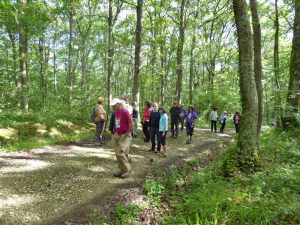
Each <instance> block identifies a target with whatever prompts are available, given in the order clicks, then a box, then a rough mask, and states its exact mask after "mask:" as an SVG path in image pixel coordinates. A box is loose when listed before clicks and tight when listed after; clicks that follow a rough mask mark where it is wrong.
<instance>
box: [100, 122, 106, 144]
mask: <svg viewBox="0 0 300 225" xmlns="http://www.w3.org/2000/svg"><path fill="white" fill-rule="evenodd" d="M104 127H105V121H101V122H100V128H99V129H100V130H99V131H100V134H99V137H100V141H102V140H103V137H102V134H103V130H104Z"/></svg>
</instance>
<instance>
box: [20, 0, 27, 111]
mask: <svg viewBox="0 0 300 225" xmlns="http://www.w3.org/2000/svg"><path fill="white" fill-rule="evenodd" d="M20 4H21V14H24V8H25V6H26V4H27V0H20ZM27 52H28V37H27V34H26V29H25V27H24V24H20V31H19V62H20V73H21V95H22V109H23V110H24V111H25V112H28V109H29V106H28V103H29V96H28V73H27V72H28V69H27Z"/></svg>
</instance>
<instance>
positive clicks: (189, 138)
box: [185, 124, 192, 144]
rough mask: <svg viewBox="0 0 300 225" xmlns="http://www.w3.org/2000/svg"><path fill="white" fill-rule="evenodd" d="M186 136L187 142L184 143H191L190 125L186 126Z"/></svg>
mask: <svg viewBox="0 0 300 225" xmlns="http://www.w3.org/2000/svg"><path fill="white" fill-rule="evenodd" d="M185 127H186V135H187V141H186V144H189V143H190V141H191V129H192V127H191V125H190V124H186V126H185Z"/></svg>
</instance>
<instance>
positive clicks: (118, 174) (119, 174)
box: [114, 172, 123, 178]
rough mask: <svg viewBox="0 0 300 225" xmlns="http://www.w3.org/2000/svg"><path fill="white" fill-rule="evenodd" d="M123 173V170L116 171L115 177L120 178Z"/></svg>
mask: <svg viewBox="0 0 300 225" xmlns="http://www.w3.org/2000/svg"><path fill="white" fill-rule="evenodd" d="M122 174H123V173H121V172H118V173H114V177H119V178H120V177H121V176H122Z"/></svg>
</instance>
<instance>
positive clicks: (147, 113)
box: [142, 102, 151, 142]
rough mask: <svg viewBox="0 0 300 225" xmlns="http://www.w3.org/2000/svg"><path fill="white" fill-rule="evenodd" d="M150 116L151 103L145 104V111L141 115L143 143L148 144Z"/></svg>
mask: <svg viewBox="0 0 300 225" xmlns="http://www.w3.org/2000/svg"><path fill="white" fill-rule="evenodd" d="M150 115H151V103H150V102H146V109H145V111H144V115H143V120H142V124H143V133H144V135H145V139H144V142H149V141H150Z"/></svg>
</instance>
